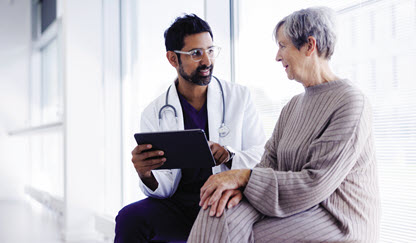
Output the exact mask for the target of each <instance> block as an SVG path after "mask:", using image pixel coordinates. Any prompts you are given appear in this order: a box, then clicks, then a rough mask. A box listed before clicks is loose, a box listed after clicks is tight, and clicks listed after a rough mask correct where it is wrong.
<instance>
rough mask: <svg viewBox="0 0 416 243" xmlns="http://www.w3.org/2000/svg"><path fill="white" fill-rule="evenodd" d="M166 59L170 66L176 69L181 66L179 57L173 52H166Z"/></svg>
mask: <svg viewBox="0 0 416 243" xmlns="http://www.w3.org/2000/svg"><path fill="white" fill-rule="evenodd" d="M166 58H167V59H168V61H169V63H170V65H172V66H173V67H174V68H176V67H178V66H179V62H178V56H177V55H176V53H175V52H173V51H167V52H166Z"/></svg>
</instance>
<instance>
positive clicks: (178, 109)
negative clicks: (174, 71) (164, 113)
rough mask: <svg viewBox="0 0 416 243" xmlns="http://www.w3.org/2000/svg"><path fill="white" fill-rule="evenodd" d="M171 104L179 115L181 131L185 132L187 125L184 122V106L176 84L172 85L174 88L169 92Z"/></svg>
mask: <svg viewBox="0 0 416 243" xmlns="http://www.w3.org/2000/svg"><path fill="white" fill-rule="evenodd" d="M168 99H169V104H171V105H173V107H175V109H176V112H177V113H178V123H179V125H178V126H179V127H178V129H179V130H184V129H185V125H184V122H183V111H182V106H181V103H180V101H179V96H178V91H177V89H176V84H175V82H174V83H173V84H172V88H171V91H170V92H169V98H168Z"/></svg>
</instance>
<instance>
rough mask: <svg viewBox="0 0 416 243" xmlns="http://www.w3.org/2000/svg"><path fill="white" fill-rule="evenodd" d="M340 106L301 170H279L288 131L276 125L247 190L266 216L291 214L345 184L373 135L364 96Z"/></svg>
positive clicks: (311, 148)
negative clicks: (280, 145)
mask: <svg viewBox="0 0 416 243" xmlns="http://www.w3.org/2000/svg"><path fill="white" fill-rule="evenodd" d="M338 107H339V108H338V109H336V110H335V111H334V112H333V114H332V115H331V116H330V117H329V119H328V120H327V122H326V123H325V124H324V125H323V126H322V128H321V131H320V133H319V136H318V137H316V138H315V139H313V141H312V142H311V143H310V145H309V147H308V150H307V156H306V157H305V158H307V161H305V163H304V166H303V167H302V169H301V170H300V171H278V170H277V168H278V163H279V161H277V156H276V151H277V147H278V142H279V136H281V135H280V134H281V133H282V132H287V131H283V130H284V128H283V126H280V125H279V124H277V127H276V129H275V132H274V134H273V136H272V139H270V140H269V141H268V143H267V144H266V147H265V149H266V151H265V154H264V155H263V158H262V162H261V163H260V164H259V165H258V166H257V168H254V169H253V172H252V174H251V177H250V179H249V182H248V184H247V186H246V188H245V190H244V195H245V196H246V198H247V199H248V201H249V202H250V203H251V204H252V205H253V206H254V207H255V208H256V209H257V210H259V211H260V212H262V213H263V214H265V215H268V216H273V217H288V216H291V215H294V214H296V213H299V212H302V211H305V210H307V209H309V208H311V207H313V206H315V205H317V204H319V203H320V202H322V201H323V200H325V199H327V198H329V197H330V196H331V194H332V193H334V191H335V190H336V189H337V188H338V187H339V186H340V185H341V183H343V181H344V179H345V178H346V176H347V175H348V174H349V173H350V171H351V170H352V168H353V167H354V165H355V163H356V162H357V160H358V158H359V156H360V154H361V153H363V152H365V151H363V150H364V147H365V144H366V142H367V140H368V139H369V137H370V135H371V124H370V122H371V117H370V116H371V112H370V111H369V105H368V104H367V103H366V101H365V99H364V97H363V95H362V94H355V95H352V96H350V97H349V98H348V99H345V100H344V102H342V104H340V105H339V106H338ZM281 116H284V113H283V111H282V115H281ZM281 120H282V119H281V118H279V122H280V121H281ZM288 127H290V126H288ZM288 129H289V128H288Z"/></svg>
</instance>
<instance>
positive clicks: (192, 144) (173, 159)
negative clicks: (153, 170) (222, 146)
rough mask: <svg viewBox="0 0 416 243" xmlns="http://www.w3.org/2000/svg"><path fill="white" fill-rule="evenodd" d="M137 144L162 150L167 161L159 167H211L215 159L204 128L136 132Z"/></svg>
mask: <svg viewBox="0 0 416 243" xmlns="http://www.w3.org/2000/svg"><path fill="white" fill-rule="evenodd" d="M134 138H135V139H136V142H137V144H151V145H152V148H151V150H162V151H163V152H164V155H163V157H165V158H166V162H165V163H164V164H163V165H162V166H161V167H159V168H157V169H179V168H180V169H184V168H211V167H214V166H215V160H214V157H213V156H212V153H211V149H210V148H209V145H208V141H207V137H206V136H205V132H204V130H202V129H190V130H182V131H167V132H151V133H136V134H134Z"/></svg>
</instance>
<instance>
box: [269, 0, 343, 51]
mask: <svg viewBox="0 0 416 243" xmlns="http://www.w3.org/2000/svg"><path fill="white" fill-rule="evenodd" d="M334 16H335V13H334V11H333V10H332V9H330V8H327V7H313V8H307V9H302V10H299V11H296V12H293V13H292V14H290V15H288V16H286V17H284V18H283V19H282V20H280V21H279V23H277V25H276V27H275V30H274V36H275V38H276V40H277V31H278V30H279V28H280V27H281V26H282V25H283V28H284V29H283V31H284V33H285V35H286V36H288V37H289V38H290V39H291V40H292V43H293V45H294V46H295V47H296V48H297V49H298V50H300V48H301V47H302V46H303V45H304V44H306V43H308V37H309V36H313V37H314V38H315V39H316V46H317V49H318V55H319V56H322V55H323V56H324V57H325V58H326V59H330V58H331V56H332V54H333V53H334V48H335V43H336V39H337V36H336V33H335V21H334V19H335V17H334Z"/></svg>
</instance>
